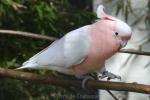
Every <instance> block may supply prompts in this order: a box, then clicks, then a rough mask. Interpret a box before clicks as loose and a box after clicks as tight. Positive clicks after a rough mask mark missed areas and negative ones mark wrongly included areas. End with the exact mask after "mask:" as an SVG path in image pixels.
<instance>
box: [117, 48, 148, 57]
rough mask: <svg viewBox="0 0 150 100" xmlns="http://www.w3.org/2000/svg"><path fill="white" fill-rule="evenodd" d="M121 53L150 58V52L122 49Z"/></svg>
mask: <svg viewBox="0 0 150 100" xmlns="http://www.w3.org/2000/svg"><path fill="white" fill-rule="evenodd" d="M119 52H120V53H130V54H137V55H145V56H150V52H146V51H138V50H133V49H122V50H120V51H119Z"/></svg>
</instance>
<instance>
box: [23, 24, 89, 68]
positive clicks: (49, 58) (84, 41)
mask: <svg viewBox="0 0 150 100" xmlns="http://www.w3.org/2000/svg"><path fill="white" fill-rule="evenodd" d="M89 47H90V36H89V25H88V26H84V27H81V28H79V29H76V30H74V31H71V32H69V33H68V34H66V35H65V36H64V37H62V38H61V39H60V40H57V41H56V42H54V43H52V44H51V45H50V46H48V47H47V48H45V49H44V50H42V51H41V52H39V53H37V54H36V55H34V56H33V57H31V58H30V59H29V60H28V61H26V62H24V63H23V66H25V67H22V68H27V67H30V68H44V67H45V68H48V67H49V69H53V68H50V67H53V66H56V67H57V69H58V67H63V68H68V67H70V66H72V65H76V64H79V63H81V62H82V61H83V60H84V59H85V58H86V57H87V55H88V50H89ZM54 69H55V68H54Z"/></svg>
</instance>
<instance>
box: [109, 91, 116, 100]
mask: <svg viewBox="0 0 150 100" xmlns="http://www.w3.org/2000/svg"><path fill="white" fill-rule="evenodd" d="M106 91H107V92H108V93H109V94H110V95H111V96H112V97H113V98H114V100H118V99H117V97H116V96H115V95H114V94H113V93H112V92H111V91H109V90H106Z"/></svg>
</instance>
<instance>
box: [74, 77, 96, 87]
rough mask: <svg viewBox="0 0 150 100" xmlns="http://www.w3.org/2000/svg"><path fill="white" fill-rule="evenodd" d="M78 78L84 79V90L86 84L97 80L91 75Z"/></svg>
mask: <svg viewBox="0 0 150 100" xmlns="http://www.w3.org/2000/svg"><path fill="white" fill-rule="evenodd" d="M77 78H79V79H82V88H83V89H86V84H87V82H88V81H89V80H95V78H94V77H92V76H90V75H81V76H77Z"/></svg>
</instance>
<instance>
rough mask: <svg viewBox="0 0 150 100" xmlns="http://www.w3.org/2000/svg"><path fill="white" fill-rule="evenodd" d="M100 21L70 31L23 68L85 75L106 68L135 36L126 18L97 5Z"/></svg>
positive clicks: (32, 58)
mask: <svg viewBox="0 0 150 100" xmlns="http://www.w3.org/2000/svg"><path fill="white" fill-rule="evenodd" d="M97 17H98V18H100V20H98V21H97V22H95V23H93V24H91V25H86V26H83V27H81V28H78V29H76V30H73V31H71V32H69V33H67V34H66V35H65V36H64V37H62V38H61V39H59V40H57V41H55V42H54V43H52V44H51V45H50V46H49V47H47V48H46V49H44V50H42V51H41V52H39V53H37V54H36V55H34V56H33V57H31V58H30V59H29V60H27V61H26V62H24V63H23V66H22V67H20V68H18V69H23V68H34V69H39V68H40V69H41V68H42V69H50V70H55V71H58V72H61V73H64V74H71V75H84V74H87V73H91V72H94V71H99V70H101V69H102V68H103V65H104V62H105V60H107V59H108V58H110V57H111V56H112V55H114V54H115V53H116V52H117V51H119V50H120V49H121V48H122V47H124V46H125V45H126V43H127V41H128V40H129V39H130V37H131V28H130V27H129V26H128V25H127V24H126V23H125V22H123V21H121V20H119V19H117V18H115V17H112V16H110V15H108V14H106V13H105V12H104V7H103V6H102V5H100V6H99V7H98V8H97Z"/></svg>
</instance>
